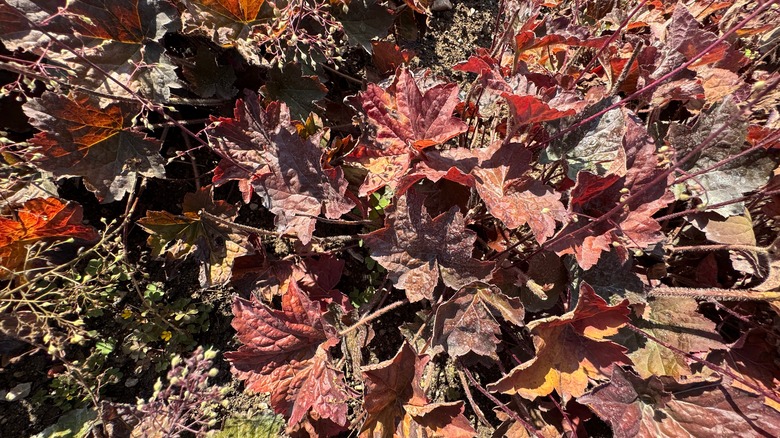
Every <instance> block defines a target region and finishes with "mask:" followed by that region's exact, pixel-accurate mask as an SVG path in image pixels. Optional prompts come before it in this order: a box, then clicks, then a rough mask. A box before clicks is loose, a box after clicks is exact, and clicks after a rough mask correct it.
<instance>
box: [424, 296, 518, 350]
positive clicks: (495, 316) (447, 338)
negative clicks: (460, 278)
mask: <svg viewBox="0 0 780 438" xmlns="http://www.w3.org/2000/svg"><path fill="white" fill-rule="evenodd" d="M524 316H525V312H524V310H523V304H522V303H521V302H520V300H519V299H517V298H510V297H507V296H506V295H504V294H503V293H501V291H500V290H499V289H498V288H497V287H495V286H490V285H487V284H484V283H474V284H472V285H469V286H466V287H464V288H462V289H461V290H459V291H458V292H457V293H456V294H455V295H453V297H452V298H450V299H449V300H448V301H446V302H444V303H442V304H441V305H440V306H439V307H438V309H437V310H436V319H435V320H434V324H433V337H432V340H431V345H433V346H436V345H440V346H442V347H444V351H446V352H447V354H449V355H450V356H451V357H460V356H465V355H466V354H468V353H475V354H477V355H480V356H486V357H490V358H493V359H495V360H498V355H497V354H496V353H497V346H498V344H499V339H498V335H500V334H501V327H500V325H499V322H500V321H507V322H511V323H512V324H514V325H516V326H522V325H523V317H524Z"/></svg>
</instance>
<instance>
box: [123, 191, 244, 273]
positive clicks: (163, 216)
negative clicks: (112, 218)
mask: <svg viewBox="0 0 780 438" xmlns="http://www.w3.org/2000/svg"><path fill="white" fill-rule="evenodd" d="M182 209H183V211H182V214H181V215H175V214H172V213H169V212H167V211H147V212H146V217H143V218H141V219H138V221H136V223H137V224H138V225H139V226H140V227H141V228H143V229H144V231H146V232H147V233H149V234H151V235H150V236H149V238H148V239H147V244H148V245H149V246H150V247H151V248H152V255H153V256H154V257H161V256H162V255H163V254H165V258H166V260H167V261H168V262H174V261H176V260H179V259H183V258H185V257H190V256H191V257H195V258H196V260H198V262H199V263H200V276H199V278H200V284H201V286H202V287H208V286H213V285H220V284H224V283H226V282H227V281H228V280H230V276H231V267H232V266H233V261H234V260H235V258H236V257H238V256H242V255H245V254H247V253H249V250H248V249H247V248H246V247H245V246H248V244H247V243H245V239H244V238H243V237H241V236H240V235H238V234H237V233H236V232H235V231H234V230H233V229H232V228H230V227H227V226H225V225H224V224H222V223H219V222H216V221H213V220H211V219H209V218H208V217H204V216H201V215H200V211H201V210H204V211H206V212H208V213H210V214H211V215H213V216H217V217H219V218H220V219H222V220H225V221H230V220H233V219H235V218H236V216H237V215H238V211H237V209H236V208H235V206H233V205H230V204H228V203H227V202H225V201H214V199H213V187H212V186H206V187H202V188H201V189H200V190H199V191H197V192H195V193H187V194H186V195H184V203H183V205H182Z"/></svg>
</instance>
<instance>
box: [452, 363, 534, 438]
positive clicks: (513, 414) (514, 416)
mask: <svg viewBox="0 0 780 438" xmlns="http://www.w3.org/2000/svg"><path fill="white" fill-rule="evenodd" d="M458 365H459V368H461V369H462V370H463V372H464V373H465V374H466V377H467V378H468V379H469V382H471V384H472V385H473V386H474V387H475V388H477V390H479V392H481V393H482V394H483V395H484V396H485V397H487V398H489V399H490V401H492V402H493V403H495V405H496V406H498V407H499V408H500V409H501V410H502V411H504V413H505V414H507V415H508V416H509V418H511V419H513V420H515V421H517V422H518V423H520V424H522V425H523V427H525V429H526V431H528V432H529V433H532V434H534V435H535V436H537V437H540V438H541V436H542V435H541V434H539V430H538V429H536V428H535V427H534V426H533V425H532V424H531V423H529V422H527V421H525V420H524V419H522V418H521V417H520V416H519V415H517V412H515V411H513V410H511V409H509V408H508V407H506V405H505V404H503V403H501V401H500V400H499V399H497V398H496V397H495V396H494V395H493V394H491V393H490V392H489V391H488V390H487V389H485V388H483V387H482V385H480V384H479V382H477V380H476V379H475V378H474V376H472V375H471V371H469V369H468V368H466V367H464V366H463V365H462V364H461V363H460V362H458Z"/></svg>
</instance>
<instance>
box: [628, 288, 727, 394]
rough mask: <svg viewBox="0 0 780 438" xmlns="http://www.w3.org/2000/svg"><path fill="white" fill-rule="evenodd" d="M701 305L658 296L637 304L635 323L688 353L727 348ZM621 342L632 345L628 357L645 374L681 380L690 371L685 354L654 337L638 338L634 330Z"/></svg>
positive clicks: (637, 369)
mask: <svg viewBox="0 0 780 438" xmlns="http://www.w3.org/2000/svg"><path fill="white" fill-rule="evenodd" d="M642 307H644V309H643V310H642ZM698 307H699V304H698V303H697V302H696V300H694V299H692V298H656V299H654V300H652V301H650V302H648V303H647V304H646V305H645V306H638V309H639V311H640V315H638V316H639V318H640V319H639V321H637V322H636V323H635V325H636V326H637V327H640V328H642V329H643V330H645V331H646V332H647V333H650V334H651V335H652V336H654V337H655V338H657V339H659V340H661V341H662V342H664V343H665V344H667V345H671V346H672V347H676V348H677V349H679V350H682V351H685V352H686V353H708V352H709V351H710V350H715V349H719V348H725V345H724V344H723V341H722V340H721V338H720V336H719V335H718V333H717V330H716V327H715V323H714V322H712V321H710V320H709V319H707V318H705V317H704V316H703V315H701V314H700V313H699V312H698ZM619 342H620V343H621V345H624V346H626V347H628V348H629V353H628V357H629V358H631V361H632V362H633V363H634V369H635V370H636V371H637V373H638V374H639V375H640V376H641V377H643V378H647V377H650V376H653V375H655V376H659V377H660V376H671V377H673V378H675V379H678V380H679V379H680V377H683V376H689V375H690V374H691V369H690V364H689V363H688V360H687V359H686V358H685V357H683V356H680V355H679V354H678V353H675V352H674V351H672V350H670V349H669V348H667V347H665V346H662V345H660V344H658V343H657V342H655V341H653V340H650V339H643V338H638V335H633V332H632V335H629V337H627V338H625V339H620V340H619Z"/></svg>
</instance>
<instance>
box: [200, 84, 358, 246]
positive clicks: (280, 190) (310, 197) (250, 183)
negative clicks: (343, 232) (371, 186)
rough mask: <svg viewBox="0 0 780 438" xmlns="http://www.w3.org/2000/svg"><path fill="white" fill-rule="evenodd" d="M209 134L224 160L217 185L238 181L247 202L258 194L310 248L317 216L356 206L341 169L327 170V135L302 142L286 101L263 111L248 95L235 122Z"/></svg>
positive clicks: (223, 122)
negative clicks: (323, 145)
mask: <svg viewBox="0 0 780 438" xmlns="http://www.w3.org/2000/svg"><path fill="white" fill-rule="evenodd" d="M206 134H207V135H208V138H209V143H210V145H211V146H212V147H213V148H214V150H215V151H216V152H217V153H218V154H219V155H220V156H222V157H223V160H222V161H221V162H220V163H219V166H217V168H216V169H215V171H214V179H213V181H214V183H215V184H216V185H220V184H224V183H225V182H227V181H229V180H238V181H239V188H240V189H241V192H242V193H243V195H244V202H249V199H250V197H251V196H252V193H253V192H254V191H257V192H259V193H260V194H261V195H262V199H263V201H264V204H265V205H266V207H268V208H269V209H270V210H271V212H272V213H274V214H275V215H276V225H277V229H278V230H279V232H283V233H293V234H295V235H297V236H298V238H300V240H301V242H303V243H304V244H307V243H308V242H309V241H310V240H311V236H312V233H313V232H314V225H315V224H316V216H318V215H320V214H321V213H323V214H324V215H325V216H326V217H327V218H330V219H337V218H339V217H340V216H341V215H342V214H344V213H347V212H348V211H350V210H351V209H352V207H354V206H355V204H354V203H353V202H352V201H351V200H349V199H348V198H347V197H346V196H345V192H346V190H347V181H346V180H345V179H344V174H343V172H342V171H341V169H339V168H332V167H329V168H327V169H323V166H322V158H323V151H322V150H321V149H320V148H319V143H320V138H321V136H322V132H318V133H316V134H313V135H310V136H309V137H307V138H306V139H302V138H301V137H300V136H299V135H298V133H297V130H296V129H295V126H293V125H292V123H291V122H290V113H289V110H288V109H287V106H286V105H285V104H283V103H279V102H271V103H270V104H268V107H267V108H266V109H263V108H262V107H261V106H260V100H259V98H258V97H257V95H256V94H254V93H252V92H248V93H247V95H246V97H245V99H244V100H239V101H238V102H237V103H236V109H235V116H234V118H233V119H227V118H219V119H215V123H214V124H213V125H212V126H211V127H210V128H209V129H208V130H207V131H206Z"/></svg>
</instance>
